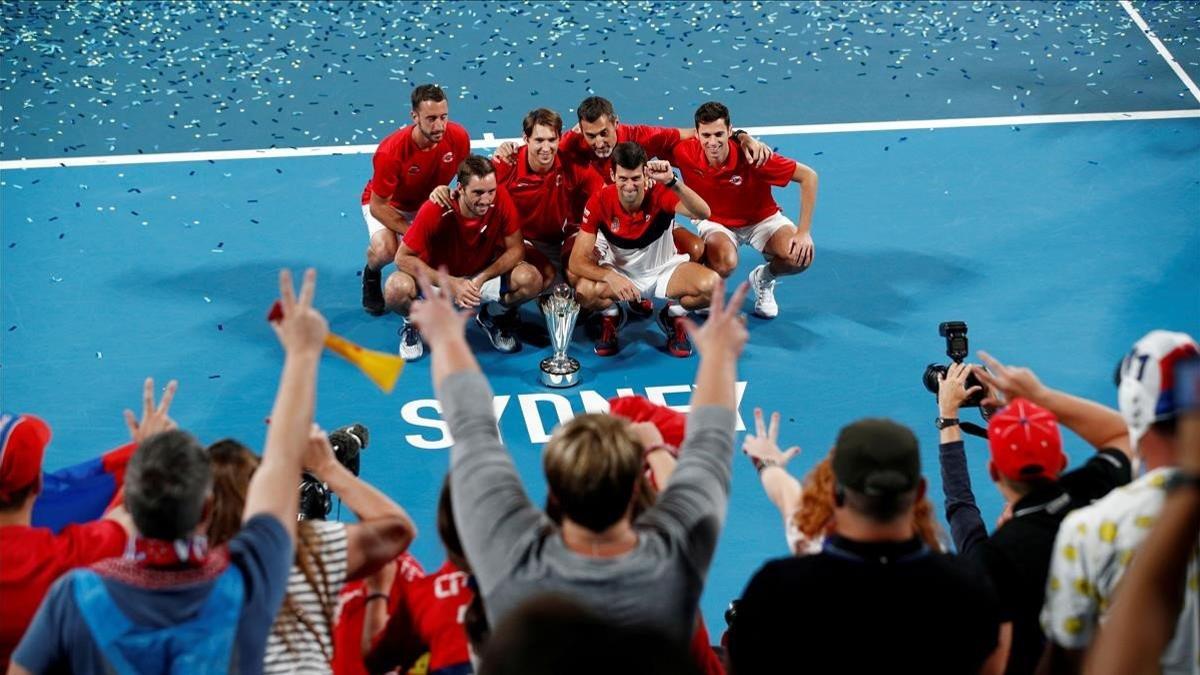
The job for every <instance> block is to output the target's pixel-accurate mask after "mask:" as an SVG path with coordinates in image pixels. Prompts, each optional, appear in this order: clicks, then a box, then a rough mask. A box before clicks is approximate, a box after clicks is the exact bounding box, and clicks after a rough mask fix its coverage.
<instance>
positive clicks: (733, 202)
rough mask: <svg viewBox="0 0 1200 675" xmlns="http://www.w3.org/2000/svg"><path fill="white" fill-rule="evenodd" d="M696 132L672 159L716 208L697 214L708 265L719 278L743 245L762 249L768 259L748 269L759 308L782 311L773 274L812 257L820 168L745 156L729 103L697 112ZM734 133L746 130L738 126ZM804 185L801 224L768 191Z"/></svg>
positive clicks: (793, 269) (802, 266) (733, 265)
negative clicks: (732, 123) (706, 214)
mask: <svg viewBox="0 0 1200 675" xmlns="http://www.w3.org/2000/svg"><path fill="white" fill-rule="evenodd" d="M695 121H696V135H695V137H693V138H690V139H688V140H686V141H684V142H681V143H679V144H677V145H676V146H675V147H674V149H673V150H672V155H671V163H672V164H674V165H675V166H676V167H678V168H679V170H680V172H681V173H682V175H683V177H684V180H686V181H688V184H689V185H691V186H692V189H694V190H695V191H696V194H698V195H700V196H701V197H702V198H703V199H704V201H705V202H707V203H708V205H709V207H710V208H711V209H712V214H711V215H710V216H709V217H708V218H705V219H702V220H698V221H696V225H697V229H698V230H699V232H700V236H701V237H703V238H704V254H705V260H706V264H707V265H708V266H709V267H710V268H712V269H713V270H714V271H715V272H716V273H717V274H720V275H721V276H722V277H729V275H731V274H733V271H734V270H735V269H737V266H738V246H740V245H743V244H746V245H749V246H752V247H753V248H754V249H755V250H757V251H758V252H760V253H762V256H763V260H764V261H765V262H764V263H763V264H761V265H758V266H757V267H755V268H754V270H753V271H751V272H750V287H751V289H752V290H753V291H754V313H755V314H757V315H758V316H760V317H763V318H764V319H773V318H775V317H776V316H778V315H779V306H778V304H777V303H776V302H775V280H776V279H777V278H778V277H781V276H788V275H792V274H799V273H800V272H803V271H804V270H806V269H808V267H809V265H811V264H812V261H813V253H814V248H813V240H812V214H813V207H814V205H815V204H816V201H817V172H816V171H813V170H812V169H811V168H809V167H807V166H805V165H804V164H801V163H799V162H797V161H795V160H792V159H788V158H786V157H782V156H780V155H772V156H771V158H770V159H768V160H767V161H766V162H764V163H763V164H762V165H761V166H759V165H754V164H752V163H750V162H746V161H744V160H743V159H742V157H741V155H742V153H739V152H738V150H739V149H740V143H744V140H743V141H739V140H738V139H737V138H734V137H733V135H731V134H730V131H731V129H730V123H729V109H728V108H726V107H725V106H724V105H723V104H721V103H718V102H716V101H709V102H708V103H705V104H703V105H701V106H700V107H699V108H698V109H697V110H696V114H695ZM735 133H736V134H737V135H739V136H740V135H741V134H744V133H745V132H735ZM791 182H795V183H799V184H800V224H799V225H796V224H795V223H793V222H792V221H791V220H790V219H788V217H787V216H785V215H783V211H782V210H781V209H780V208H779V205H778V204H776V203H775V199H774V198H773V197H772V196H771V187H772V186H774V187H783V186H785V185H787V184H788V183H791Z"/></svg>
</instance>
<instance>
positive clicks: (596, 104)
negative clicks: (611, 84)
mask: <svg viewBox="0 0 1200 675" xmlns="http://www.w3.org/2000/svg"><path fill="white" fill-rule="evenodd" d="M577 112H578V114H579V121H580V122H595V121H596V120H598V119H600V118H601V117H607V118H608V119H609V121H612V120H615V119H616V118H617V113H615V112H613V104H612V101H610V100H608V99H606V98H603V97H601V96H589V97H587V98H585V99H583V101H582V102H580V104H579V110H578V111H577Z"/></svg>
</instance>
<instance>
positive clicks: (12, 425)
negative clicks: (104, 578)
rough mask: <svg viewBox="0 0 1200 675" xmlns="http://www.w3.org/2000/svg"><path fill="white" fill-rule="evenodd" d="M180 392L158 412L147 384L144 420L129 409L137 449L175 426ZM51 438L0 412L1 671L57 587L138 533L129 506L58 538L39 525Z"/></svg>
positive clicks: (43, 429) (36, 425)
mask: <svg viewBox="0 0 1200 675" xmlns="http://www.w3.org/2000/svg"><path fill="white" fill-rule="evenodd" d="M175 387H176V383H175V382H174V381H173V380H172V381H171V383H170V384H168V385H167V389H166V393H165V394H164V395H163V399H162V402H161V403H160V404H159V405H158V406H157V407H156V406H155V405H154V381H153V380H151V379H147V380H146V382H145V386H144V388H143V395H142V396H143V411H142V420H141V422H140V423H139V422H138V420H137V418H136V417H135V416H134V415H133V413H132V412H129V411H125V418H126V423H127V424H128V426H129V430H130V432H131V433H132V434H133V444H134V445H136V444H137V443H140V442H141V441H142V440H143V439H145V438H149V437H150V436H153V435H154V434H156V433H158V432H160V431H165V430H167V429H172V428H174V426H175V422H174V421H173V420H172V419H171V418H170V416H169V414H168V412H169V410H170V407H171V399H172V398H173V397H174V395H175ZM50 435H51V434H50V427H49V425H47V424H46V423H45V422H44V421H42V420H41V419H40V418H38V417H35V416H33V415H14V414H11V413H0V598H3V602H4V610H3V611H0V670H7V669H8V662H9V659H10V658H11V657H12V652H13V650H14V649H15V648H16V646H17V644H18V643H19V642H20V641H21V636H22V635H24V634H25V630H26V629H27V628H28V627H29V622H30V621H32V620H33V615H34V613H35V612H37V609H38V605H40V604H41V602H42V598H43V597H44V596H45V595H46V592H47V591H48V590H49V589H50V586H51V585H52V584H53V583H54V582H55V581H56V580H57V579H58V578H59V577H61V576H62V575H64V574H66V573H67V572H69V571H70V570H71V569H73V568H76V567H86V566H88V565H91V564H92V563H94V562H97V561H99V560H104V559H105V558H112V557H116V556H119V555H121V554H122V553H123V552H124V551H125V546H126V541H127V539H128V537H129V536H130V535H131V534H133V531H134V530H133V521H132V519H131V518H130V516H129V513H128V512H127V511H126V510H125V507H124V506H117V507H116V508H113V509H111V510H110V511H109V512H108V513H107V514H106V515H105V516H104V518H102V519H100V520H96V521H93V522H90V523H81V524H76V525H68V526H66V527H64V528H63V529H62V531H60V532H59V533H58V534H55V533H54V532H52V531H51V530H50V529H48V528H44V527H33V526H32V523H33V504H34V501H36V499H37V496H38V494H39V493H41V491H42V457H43V456H44V455H45V451H46V446H47V445H48V444H49V443H50Z"/></svg>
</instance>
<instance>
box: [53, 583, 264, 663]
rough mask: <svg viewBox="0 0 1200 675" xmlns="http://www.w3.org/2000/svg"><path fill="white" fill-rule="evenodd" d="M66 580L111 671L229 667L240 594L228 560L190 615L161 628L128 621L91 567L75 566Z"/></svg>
mask: <svg viewBox="0 0 1200 675" xmlns="http://www.w3.org/2000/svg"><path fill="white" fill-rule="evenodd" d="M71 581H72V590H73V592H74V596H75V604H76V606H78V607H79V611H80V613H81V614H82V615H83V619H84V621H85V622H86V623H87V626H88V629H89V630H90V631H91V634H92V639H94V640H95V641H96V645H97V647H99V648H100V651H101V653H103V654H104V658H105V660H107V661H108V664H109V666H110V667H111V668H112V669H113V670H114V671H115V672H117V673H121V674H125V673H129V674H130V675H135V674H140V673H172V674H179V675H183V674H184V673H228V672H231V670H230V662H231V660H232V655H233V642H234V637H235V635H236V633H237V625H238V619H239V618H240V616H241V611H242V602H243V600H244V598H245V592H244V582H243V581H242V574H241V571H240V570H239V569H238V568H237V567H234V566H232V565H231V566H230V567H229V568H228V569H226V570H225V571H224V572H222V573H221V576H219V577H217V580H216V582H215V583H214V584H213V588H212V591H211V592H210V593H209V594H208V598H207V599H205V601H204V604H203V605H202V606H201V608H200V612H199V613H198V614H197V615H196V617H195V618H193V619H191V620H189V621H186V622H184V623H180V624H174V625H171V626H164V627H161V628H150V627H146V626H140V625H138V624H135V623H134V622H132V621H130V620H129V617H127V616H125V613H124V612H122V611H121V610H120V608H118V607H117V604H116V603H115V602H113V599H112V596H111V595H109V593H108V589H107V588H105V587H104V581H103V580H102V579H101V578H100V575H98V574H96V573H95V572H93V571H92V570H88V569H81V570H76V571H75V572H74V573H73V574H72V580H71Z"/></svg>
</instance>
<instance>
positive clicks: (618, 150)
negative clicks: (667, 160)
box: [612, 141, 650, 172]
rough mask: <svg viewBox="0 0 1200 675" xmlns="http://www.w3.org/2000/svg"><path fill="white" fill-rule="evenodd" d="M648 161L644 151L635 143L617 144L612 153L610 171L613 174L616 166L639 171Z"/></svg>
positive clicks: (648, 158)
mask: <svg viewBox="0 0 1200 675" xmlns="http://www.w3.org/2000/svg"><path fill="white" fill-rule="evenodd" d="M649 160H650V157H649V156H648V155H646V149H645V148H643V147H642V146H640V145H638V144H637V143H634V142H633V141H626V142H624V143H617V146H616V147H615V148H613V153H612V170H613V171H614V172H615V171H616V170H617V167H618V166H619V167H621V168H622V169H640V168H642V167H643V166H645V165H646V162H647V161H649Z"/></svg>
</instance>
